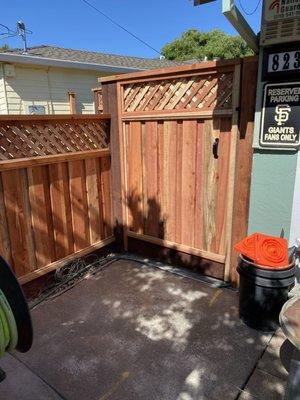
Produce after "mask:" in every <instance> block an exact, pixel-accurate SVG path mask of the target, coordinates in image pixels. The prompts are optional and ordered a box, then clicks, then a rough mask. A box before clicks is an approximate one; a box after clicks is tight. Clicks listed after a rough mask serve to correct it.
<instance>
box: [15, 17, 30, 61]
mask: <svg viewBox="0 0 300 400" xmlns="http://www.w3.org/2000/svg"><path fill="white" fill-rule="evenodd" d="M27 33H31V31H27V30H26V28H25V24H24V22H23V21H18V22H17V34H18V36H20V37H21V38H22V40H23V53H24V54H26V53H27V38H26V35H27Z"/></svg>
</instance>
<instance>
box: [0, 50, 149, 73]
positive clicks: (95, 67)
mask: <svg viewBox="0 0 300 400" xmlns="http://www.w3.org/2000/svg"><path fill="white" fill-rule="evenodd" d="M0 62H16V63H22V64H34V65H47V66H49V67H62V68H76V69H85V70H89V71H99V72H100V71H102V72H113V73H118V72H120V73H126V72H134V71H146V69H145V68H135V67H123V66H116V65H108V64H96V63H85V62H80V61H67V60H59V59H57V58H47V57H38V56H31V55H26V54H10V53H0Z"/></svg>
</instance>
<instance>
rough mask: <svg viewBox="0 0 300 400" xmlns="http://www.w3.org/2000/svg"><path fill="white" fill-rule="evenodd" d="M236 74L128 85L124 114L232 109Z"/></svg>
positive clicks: (125, 94)
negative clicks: (234, 76)
mask: <svg viewBox="0 0 300 400" xmlns="http://www.w3.org/2000/svg"><path fill="white" fill-rule="evenodd" d="M232 85H233V73H232V72H227V73H223V74H220V75H216V74H211V75H205V76H203V75H201V76H189V77H183V78H178V77H176V78H171V79H165V80H159V81H150V82H138V83H132V84H128V85H124V111H125V112H133V111H159V110H161V111H162V110H178V111H180V110H199V109H201V110H203V111H204V110H213V109H221V110H222V109H230V108H231V103H232Z"/></svg>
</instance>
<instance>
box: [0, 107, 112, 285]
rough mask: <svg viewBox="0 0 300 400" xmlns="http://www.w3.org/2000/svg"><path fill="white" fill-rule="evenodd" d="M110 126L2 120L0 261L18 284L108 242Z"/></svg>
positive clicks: (79, 120) (83, 119) (93, 121)
mask: <svg viewBox="0 0 300 400" xmlns="http://www.w3.org/2000/svg"><path fill="white" fill-rule="evenodd" d="M109 129H110V118H109V116H107V115H102V116H96V115H92V116H87V115H85V116H1V117H0V158H1V161H0V221H1V224H0V253H1V255H3V257H5V258H6V259H7V260H8V261H9V262H10V263H11V265H12V267H13V268H14V270H15V272H16V274H17V276H18V277H19V278H20V281H21V282H22V283H25V282H28V281H30V280H32V279H34V278H36V277H37V276H39V275H42V274H44V273H46V272H49V271H51V270H53V269H55V268H57V267H58V266H59V265H62V264H63V263H65V262H67V261H69V260H71V259H73V258H74V257H76V256H81V255H85V254H88V253H90V252H92V251H93V250H96V249H99V248H101V247H103V246H105V245H106V244H108V243H111V242H112V241H113V232H112V212H111V185H110V174H111V165H110V150H109Z"/></svg>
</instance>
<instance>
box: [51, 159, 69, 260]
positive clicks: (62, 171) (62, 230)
mask: <svg viewBox="0 0 300 400" xmlns="http://www.w3.org/2000/svg"><path fill="white" fill-rule="evenodd" d="M49 176H50V194H51V207H52V215H53V226H54V238H55V250H56V256H57V257H58V258H63V257H65V256H67V255H68V254H71V253H72V252H74V239H73V233H72V230H73V229H72V219H71V204H70V194H69V190H68V184H69V182H68V171H67V165H66V163H59V164H54V165H49Z"/></svg>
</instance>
